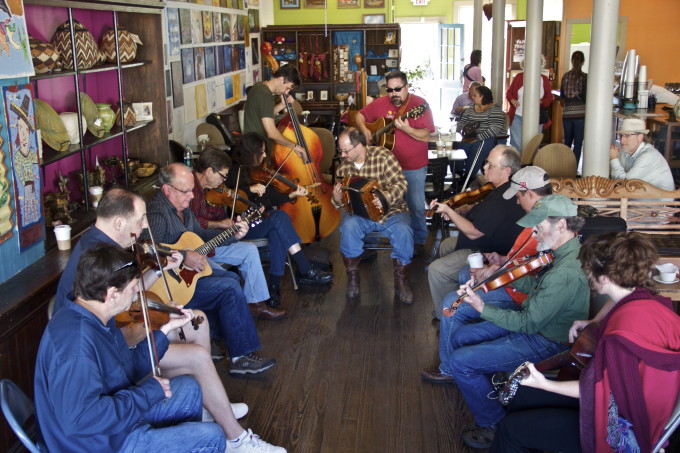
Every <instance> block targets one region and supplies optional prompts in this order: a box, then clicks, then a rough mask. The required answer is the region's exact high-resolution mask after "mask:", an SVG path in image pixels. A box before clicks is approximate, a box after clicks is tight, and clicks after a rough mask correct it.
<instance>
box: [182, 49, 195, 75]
mask: <svg viewBox="0 0 680 453" xmlns="http://www.w3.org/2000/svg"><path fill="white" fill-rule="evenodd" d="M182 79H183V80H184V83H191V82H193V81H194V80H195V77H194V49H182Z"/></svg>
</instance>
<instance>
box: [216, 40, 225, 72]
mask: <svg viewBox="0 0 680 453" xmlns="http://www.w3.org/2000/svg"><path fill="white" fill-rule="evenodd" d="M215 72H216V73H217V75H220V74H224V47H223V46H217V47H215Z"/></svg>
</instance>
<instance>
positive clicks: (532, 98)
mask: <svg viewBox="0 0 680 453" xmlns="http://www.w3.org/2000/svg"><path fill="white" fill-rule="evenodd" d="M542 43H543V0H527V28H526V36H525V46H524V96H523V98H522V99H520V100H519V102H521V103H522V150H524V148H526V146H527V144H528V143H529V140H531V139H532V138H533V137H534V135H536V133H537V132H538V130H537V127H538V117H539V102H540V99H541V85H542V84H543V81H542V80H541V69H542V66H541V44H542Z"/></svg>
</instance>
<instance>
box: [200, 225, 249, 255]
mask: <svg viewBox="0 0 680 453" xmlns="http://www.w3.org/2000/svg"><path fill="white" fill-rule="evenodd" d="M240 229H241V227H240V226H238V225H232V226H230V227H229V228H227V229H226V230H224V231H223V232H221V233H220V234H218V235H217V236H215V237H214V238H212V239H211V240H209V241H208V242H206V243H205V244H203V245H202V246H200V247H199V248H197V249H196V251H197V252H198V253H200V254H201V255H207V254H208V253H210V252H212V251H213V250H215V247H217V246H218V245H220V244H221V243H222V242H224V241H226V240H227V239H229V238H230V237H232V236H234V235H235V234H236V233H238V231H239V230H240Z"/></svg>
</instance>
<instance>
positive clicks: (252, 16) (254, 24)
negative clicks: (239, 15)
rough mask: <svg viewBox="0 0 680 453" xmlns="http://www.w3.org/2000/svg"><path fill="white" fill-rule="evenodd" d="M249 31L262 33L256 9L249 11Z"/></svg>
mask: <svg viewBox="0 0 680 453" xmlns="http://www.w3.org/2000/svg"><path fill="white" fill-rule="evenodd" d="M357 1H359V0H357ZM248 29H249V30H250V32H251V33H259V32H260V12H259V11H258V10H256V9H249V10H248Z"/></svg>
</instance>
